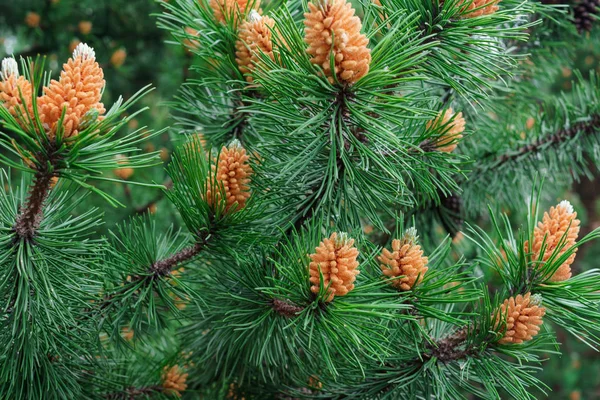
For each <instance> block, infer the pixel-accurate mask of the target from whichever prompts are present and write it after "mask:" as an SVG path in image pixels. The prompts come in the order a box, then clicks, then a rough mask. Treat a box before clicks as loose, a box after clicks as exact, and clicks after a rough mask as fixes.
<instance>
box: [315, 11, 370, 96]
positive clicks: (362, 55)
mask: <svg viewBox="0 0 600 400" xmlns="http://www.w3.org/2000/svg"><path fill="white" fill-rule="evenodd" d="M308 8H309V12H307V13H305V14H304V18H305V20H304V25H305V29H304V41H305V42H306V44H308V49H307V50H306V51H307V52H308V54H310V55H311V62H312V63H313V64H317V65H319V66H321V67H322V68H323V71H324V72H325V75H326V76H327V79H328V80H329V82H330V83H332V84H333V83H334V82H335V79H334V76H335V77H336V78H337V80H338V81H339V82H340V83H342V84H346V85H351V84H353V83H356V82H357V81H358V80H359V79H360V78H362V77H363V76H365V75H366V74H367V72H369V64H370V63H371V50H370V49H369V48H368V47H367V45H368V44H369V39H367V37H366V36H365V35H363V34H361V33H360V30H361V28H362V23H361V21H360V18H358V17H357V16H355V15H354V12H355V11H354V9H353V8H352V5H351V4H350V3H347V2H346V1H345V0H319V2H318V4H313V3H308ZM331 57H333V66H334V71H331Z"/></svg>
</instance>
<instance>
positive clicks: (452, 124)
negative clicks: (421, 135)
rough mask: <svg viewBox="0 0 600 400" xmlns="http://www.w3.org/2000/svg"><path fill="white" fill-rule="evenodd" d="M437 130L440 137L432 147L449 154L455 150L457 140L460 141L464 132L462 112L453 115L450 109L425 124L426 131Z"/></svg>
mask: <svg viewBox="0 0 600 400" xmlns="http://www.w3.org/2000/svg"><path fill="white" fill-rule="evenodd" d="M431 128H434V129H439V130H441V131H442V135H441V136H440V137H438V138H437V139H436V140H435V142H434V144H433V145H434V147H435V149H436V150H438V151H443V152H445V153H451V152H452V151H454V149H456V146H457V144H458V140H460V139H461V138H462V137H463V135H462V133H463V132H464V131H465V119H464V118H463V115H462V112H459V113H458V114H454V111H453V110H452V108H448V109H447V110H444V111H441V112H440V113H439V115H438V116H437V118H436V119H434V120H433V121H429V122H428V123H427V129H431Z"/></svg>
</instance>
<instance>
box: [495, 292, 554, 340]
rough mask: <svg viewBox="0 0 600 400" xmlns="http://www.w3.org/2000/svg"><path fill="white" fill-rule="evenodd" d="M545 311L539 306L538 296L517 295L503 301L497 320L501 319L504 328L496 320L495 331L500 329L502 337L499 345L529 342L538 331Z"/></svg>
mask: <svg viewBox="0 0 600 400" xmlns="http://www.w3.org/2000/svg"><path fill="white" fill-rule="evenodd" d="M545 313H546V309H545V308H544V307H542V306H541V297H540V296H539V295H534V296H531V293H527V294H526V295H525V296H523V295H518V296H517V297H510V298H508V299H506V300H504V303H503V304H502V305H501V306H500V315H499V318H502V319H503V321H502V322H504V323H506V326H504V324H503V323H501V322H500V320H498V321H497V322H496V329H498V330H499V329H502V331H501V332H503V333H504V336H503V337H502V338H501V339H500V340H499V341H498V343H500V344H508V343H514V344H518V343H523V342H525V341H527V340H531V339H532V338H533V337H534V336H535V335H537V334H538V333H539V331H540V325H542V323H543V321H542V317H543V316H544V314H545Z"/></svg>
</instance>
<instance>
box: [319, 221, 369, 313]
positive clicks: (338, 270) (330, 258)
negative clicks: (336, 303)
mask: <svg viewBox="0 0 600 400" xmlns="http://www.w3.org/2000/svg"><path fill="white" fill-rule="evenodd" d="M309 257H310V259H311V262H310V264H309V274H310V278H309V280H310V283H312V286H311V287H310V290H311V291H312V292H313V293H315V294H317V293H319V291H320V290H321V285H322V286H323V287H325V288H328V289H327V298H326V299H325V301H327V302H330V301H332V300H333V298H334V297H335V296H345V295H346V294H348V292H350V291H351V290H352V289H354V281H355V280H356V276H357V275H358V274H359V273H360V271H359V270H358V261H356V259H357V257H358V250H357V249H356V247H355V246H354V239H350V238H348V235H347V234H345V233H339V234H338V233H335V232H334V233H332V234H331V236H330V237H329V238H327V239H323V241H322V242H321V243H320V244H319V246H318V247H317V248H316V249H315V252H314V253H313V254H310V255H309ZM321 275H322V276H323V281H322V282H321Z"/></svg>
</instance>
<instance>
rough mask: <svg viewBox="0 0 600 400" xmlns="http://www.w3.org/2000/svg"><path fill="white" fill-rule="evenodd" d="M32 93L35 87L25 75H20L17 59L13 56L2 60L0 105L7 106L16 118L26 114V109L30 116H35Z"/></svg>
mask: <svg viewBox="0 0 600 400" xmlns="http://www.w3.org/2000/svg"><path fill="white" fill-rule="evenodd" d="M32 93H33V88H32V86H31V83H30V82H29V81H28V80H27V79H25V77H24V76H20V75H19V65H18V64H17V61H16V60H15V59H14V58H12V57H8V58H5V59H4V60H2V69H1V70H0V105H2V107H4V108H6V109H7V110H8V112H9V113H10V114H11V115H12V116H13V117H15V118H18V117H19V116H25V112H26V111H27V112H28V114H29V116H33V107H32V105H31V98H32ZM25 118H26V117H25Z"/></svg>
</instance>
